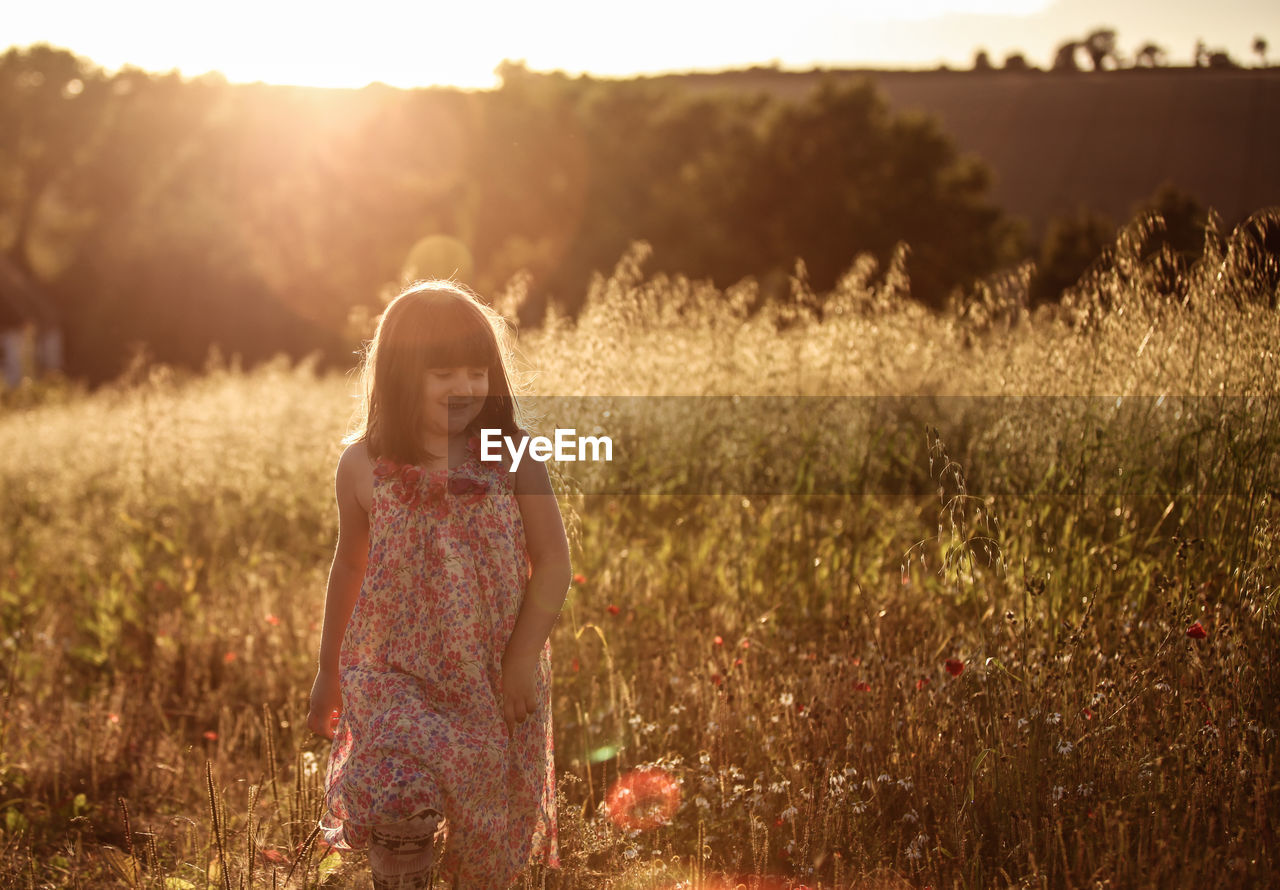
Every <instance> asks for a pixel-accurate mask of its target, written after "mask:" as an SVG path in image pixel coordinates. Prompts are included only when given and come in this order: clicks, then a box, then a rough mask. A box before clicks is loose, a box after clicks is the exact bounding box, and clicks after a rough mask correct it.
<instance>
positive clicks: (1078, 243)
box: [1030, 209, 1115, 305]
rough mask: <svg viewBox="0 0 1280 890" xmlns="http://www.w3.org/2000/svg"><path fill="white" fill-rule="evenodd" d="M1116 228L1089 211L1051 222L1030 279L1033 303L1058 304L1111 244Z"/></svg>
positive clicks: (1080, 211) (1103, 218) (1084, 210)
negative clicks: (1063, 294)
mask: <svg viewBox="0 0 1280 890" xmlns="http://www.w3.org/2000/svg"><path fill="white" fill-rule="evenodd" d="M1114 235H1115V226H1114V225H1112V223H1111V221H1110V220H1108V219H1107V218H1105V217H1103V216H1100V215H1098V214H1097V213H1094V212H1092V211H1089V210H1086V209H1080V210H1079V211H1077V212H1076V213H1075V214H1073V215H1068V216H1061V217H1057V218H1055V219H1054V220H1052V221H1051V222H1050V223H1049V227H1048V230H1047V231H1046V232H1045V236H1044V241H1042V242H1041V244H1040V256H1039V262H1037V263H1036V271H1035V274H1034V275H1033V276H1032V279H1031V292H1030V297H1031V303H1032V305H1039V304H1041V303H1050V302H1052V303H1056V302H1058V300H1059V299H1061V297H1062V292H1063V291H1064V290H1066V289H1067V288H1069V287H1071V286H1072V285H1073V284H1075V283H1076V282H1077V281H1079V280H1080V276H1081V275H1082V274H1084V272H1085V270H1086V269H1088V268H1089V266H1090V264H1091V263H1093V262H1094V260H1096V259H1098V257H1099V256H1100V255H1101V254H1102V249H1103V248H1104V247H1106V246H1107V245H1108V244H1110V243H1111V239H1112V238H1113V237H1114Z"/></svg>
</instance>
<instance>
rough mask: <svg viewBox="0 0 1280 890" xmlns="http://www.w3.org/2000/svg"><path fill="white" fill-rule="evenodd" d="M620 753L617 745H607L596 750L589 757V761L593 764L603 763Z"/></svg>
mask: <svg viewBox="0 0 1280 890" xmlns="http://www.w3.org/2000/svg"><path fill="white" fill-rule="evenodd" d="M617 753H618V746H617V745H605V746H604V747H602V748H596V749H595V750H594V751H592V752H591V753H590V754H588V755H587V759H588V760H590V761H591V762H592V763H603V762H604V761H606V760H609V759H610V758H612V757H613V756H614V755H616V754H617Z"/></svg>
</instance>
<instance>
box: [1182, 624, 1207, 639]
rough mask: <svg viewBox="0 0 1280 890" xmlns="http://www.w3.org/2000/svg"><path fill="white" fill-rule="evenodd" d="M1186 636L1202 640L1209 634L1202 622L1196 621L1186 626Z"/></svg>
mask: <svg viewBox="0 0 1280 890" xmlns="http://www.w3.org/2000/svg"><path fill="white" fill-rule="evenodd" d="M1187 636H1189V637H1191V639H1193V640H1203V639H1204V638H1205V637H1207V636H1209V632H1208V631H1207V630H1205V629H1204V625H1203V624H1201V623H1200V622H1199V621H1197V622H1195V623H1194V624H1192V625H1191V626H1190V627H1188V628H1187Z"/></svg>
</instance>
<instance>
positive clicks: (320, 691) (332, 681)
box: [307, 668, 342, 740]
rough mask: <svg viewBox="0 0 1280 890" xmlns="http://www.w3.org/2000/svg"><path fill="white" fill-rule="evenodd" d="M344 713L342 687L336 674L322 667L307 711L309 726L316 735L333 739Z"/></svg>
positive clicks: (313, 686)
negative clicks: (340, 716)
mask: <svg viewBox="0 0 1280 890" xmlns="http://www.w3.org/2000/svg"><path fill="white" fill-rule="evenodd" d="M341 713H342V687H341V686H340V685H339V683H338V677H337V675H336V674H334V673H332V672H330V671H326V670H324V669H323V668H321V669H320V670H319V671H317V672H316V681H315V683H313V684H312V686H311V709H310V710H309V711H308V712H307V728H308V729H310V730H311V731H312V732H314V733H315V734H316V735H322V736H324V737H325V738H326V739H330V740H332V739H333V735H334V732H335V730H336V729H337V727H338V715H340V714H341Z"/></svg>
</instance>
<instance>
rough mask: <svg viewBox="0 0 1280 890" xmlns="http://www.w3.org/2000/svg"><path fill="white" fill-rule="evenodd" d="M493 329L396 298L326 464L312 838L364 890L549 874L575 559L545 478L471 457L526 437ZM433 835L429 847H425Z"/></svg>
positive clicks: (457, 297)
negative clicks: (538, 868)
mask: <svg viewBox="0 0 1280 890" xmlns="http://www.w3.org/2000/svg"><path fill="white" fill-rule="evenodd" d="M502 331H503V323H502V319H501V317H500V316H498V315H497V314H496V313H494V312H492V311H491V310H489V309H488V308H487V307H485V306H484V305H483V304H481V303H480V302H479V301H478V300H476V299H475V297H474V296H473V295H472V294H471V293H470V292H469V291H467V290H465V289H463V288H462V287H460V286H458V285H456V284H454V283H452V282H441V281H432V282H426V283H421V284H417V285H414V286H413V287H411V288H409V289H408V290H406V291H405V292H403V293H402V294H400V296H398V297H396V299H394V300H393V301H392V302H391V303H390V304H389V305H388V306H387V308H386V311H385V312H384V313H383V314H382V317H381V319H380V320H379V322H378V329H377V333H376V334H375V335H374V339H373V343H372V344H371V346H370V348H369V351H368V353H367V355H366V357H365V362H364V368H363V378H364V403H363V408H364V411H363V412H362V413H363V422H362V423H361V424H360V426H359V428H358V429H357V430H356V431H355V432H353V433H352V434H351V435H350V436H348V437H347V439H346V440H344V441H346V442H347V443H349V444H348V447H347V449H346V451H345V452H343V455H342V457H341V459H340V460H339V461H338V468H337V474H336V489H337V500H338V517H339V531H338V546H337V552H336V553H335V554H334V558H333V567H332V569H331V570H330V573H329V586H328V593H327V596H326V599H325V609H324V630H323V636H322V641H321V645H320V665H319V669H318V671H317V672H316V678H315V684H314V686H313V687H312V690H311V709H310V713H309V714H308V716H307V725H308V726H309V727H310V728H311V730H312V731H314V732H317V733H320V734H322V735H324V736H326V737H328V738H330V739H332V740H333V748H332V752H331V754H330V758H329V768H328V773H327V776H326V779H325V785H326V805H327V809H326V812H325V814H324V816H323V817H322V818H321V820H320V828H321V831H322V836H323V837H324V838H325V840H327V841H328V842H329V843H330V844H332V845H333V846H334V847H335V848H336V849H338V850H344V851H345V850H362V849H365V848H367V849H368V851H369V865H370V868H371V870H372V872H373V883H374V887H375V888H377V890H383V888H393V887H394V888H401V887H413V888H421V887H426V886H428V880H429V874H430V871H431V868H432V864H433V861H434V858H435V843H436V841H439V842H440V843H445V842H446V841H447V844H446V845H445V853H444V856H443V857H442V859H441V861H440V871H441V873H442V874H443V875H444V876H445V879H446V882H448V881H449V880H450V879H452V881H453V886H454V887H455V888H463V890H503V888H506V887H507V886H508V885H509V884H510V883H511V882H512V881H513V880H514V879H515V878H516V877H517V876H518V875H519V874H520V872H521V871H522V870H523V869H524V868H525V866H526V865H528V864H529V863H530V862H531V861H537V862H542V863H544V864H545V865H546V866H547V867H549V868H559V867H560V860H559V851H558V847H557V829H556V810H555V766H554V762H553V759H552V751H553V744H552V733H551V643H550V640H549V636H550V633H551V629H552V627H553V626H554V625H555V621H556V618H557V616H558V614H559V610H560V607H561V606H562V605H563V603H564V598H565V594H566V592H567V590H568V587H569V580H570V566H569V547H568V543H567V541H566V539H565V532H564V525H563V523H562V522H561V518H560V511H559V508H558V506H557V504H556V499H555V495H554V494H553V493H552V491H551V483H550V480H549V478H548V476H547V470H546V467H545V466H544V465H543V464H542V463H539V462H538V461H535V460H528V459H525V460H523V461H521V462H520V464H519V467H518V469H517V471H516V472H514V473H513V472H511V471H510V467H509V463H508V462H484V461H481V460H480V452H479V447H478V439H477V436H478V435H479V432H480V430H481V429H486V428H490V429H501V430H502V431H503V435H510V436H512V437H513V438H514V437H517V436H522V435H524V433H523V431H521V430H519V429H518V427H517V425H516V421H515V407H516V406H515V400H514V398H513V395H512V392H511V385H510V382H509V378H508V375H507V371H506V351H505V347H504V341H503V337H502ZM437 835H438V837H437Z"/></svg>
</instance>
